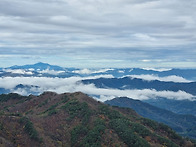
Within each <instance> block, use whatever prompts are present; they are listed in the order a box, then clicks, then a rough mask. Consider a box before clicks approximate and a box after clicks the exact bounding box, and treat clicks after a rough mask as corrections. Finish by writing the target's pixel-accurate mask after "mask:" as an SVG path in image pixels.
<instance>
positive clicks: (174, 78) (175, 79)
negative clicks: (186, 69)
mask: <svg viewBox="0 0 196 147" xmlns="http://www.w3.org/2000/svg"><path fill="white" fill-rule="evenodd" d="M129 77H131V78H138V79H143V80H146V81H153V80H158V81H165V82H176V83H189V82H192V81H190V80H187V79H185V78H183V77H179V76H176V75H171V76H166V77H159V76H157V75H144V74H142V75H130V76H129Z"/></svg>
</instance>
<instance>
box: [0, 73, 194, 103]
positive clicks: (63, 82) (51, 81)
mask: <svg viewBox="0 0 196 147" xmlns="http://www.w3.org/2000/svg"><path fill="white" fill-rule="evenodd" d="M99 77H105V78H112V76H111V75H102V76H95V77H86V78H81V77H70V78H48V77H2V78H0V88H5V89H11V91H12V92H16V93H19V94H22V95H28V94H29V93H28V90H26V89H23V88H18V89H14V88H15V86H17V85H18V84H23V85H33V86H32V87H31V88H30V91H32V92H36V93H42V92H44V91H53V92H57V93H64V92H76V91H81V92H84V93H86V94H89V95H92V96H94V97H95V98H98V99H99V100H100V101H105V100H108V99H112V98H114V97H119V96H127V97H130V98H133V99H139V100H143V99H148V98H156V97H166V98H169V99H178V100H181V99H190V100H191V99H192V98H193V97H194V96H193V95H191V94H189V93H186V92H184V91H178V92H173V91H156V90H154V89H143V90H137V89H135V90H119V89H104V88H97V87H95V86H94V85H93V84H88V85H84V84H82V83H81V82H80V80H82V79H92V78H99ZM35 86H38V87H35Z"/></svg>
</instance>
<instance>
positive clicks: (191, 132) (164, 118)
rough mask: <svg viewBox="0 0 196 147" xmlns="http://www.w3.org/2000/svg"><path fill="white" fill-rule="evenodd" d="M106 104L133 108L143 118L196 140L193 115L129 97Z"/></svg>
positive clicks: (115, 99)
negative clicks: (162, 124) (179, 112)
mask: <svg viewBox="0 0 196 147" xmlns="http://www.w3.org/2000/svg"><path fill="white" fill-rule="evenodd" d="M105 103H106V104H109V105H112V106H118V107H126V108H131V109H133V110H135V111H136V112H137V113H138V114H140V115H141V116H143V117H146V118H149V119H152V120H155V121H158V122H162V123H164V124H166V125H168V126H170V127H171V128H173V129H174V130H175V131H176V132H177V133H179V134H180V135H182V136H188V137H191V138H194V139H196V126H195V124H196V117H195V116H193V115H182V114H176V113H173V112H171V111H168V110H165V109H161V108H158V107H155V106H152V105H150V104H148V103H145V102H142V101H139V100H134V99H131V98H127V97H119V98H114V99H112V100H108V101H105Z"/></svg>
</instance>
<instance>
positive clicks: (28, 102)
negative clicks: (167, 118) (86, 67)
mask: <svg viewBox="0 0 196 147" xmlns="http://www.w3.org/2000/svg"><path fill="white" fill-rule="evenodd" d="M0 110H1V111H0V146H6V147H8V146H9V147H12V146H25V147H32V146H40V147H42V146H43V147H45V146H47V147H50V146H51V147H52V146H53V147H55V146H66V147H69V146H72V147H78V146H81V147H83V146H85V147H92V146H96V147H100V146H119V147H120V146H121V147H128V146H131V147H138V146H141V147H144V146H145V147H149V146H152V147H154V146H156V147H159V146H168V147H178V146H182V147H186V146H187V147H194V146H195V144H194V142H193V141H191V140H189V139H185V138H183V137H180V136H179V135H177V134H176V133H175V132H174V131H173V130H172V129H171V128H169V127H168V126H166V125H164V124H161V123H157V122H155V121H152V120H149V119H146V118H143V117H141V116H139V115H138V114H137V113H136V112H135V111H133V110H132V109H129V108H119V107H110V106H107V105H105V104H103V103H101V102H99V101H96V100H94V99H92V98H90V97H88V96H87V95H86V94H83V93H81V92H76V93H63V94H56V93H53V92H44V93H43V94H41V95H39V96H33V95H30V96H21V95H18V94H14V93H10V94H2V95H0Z"/></svg>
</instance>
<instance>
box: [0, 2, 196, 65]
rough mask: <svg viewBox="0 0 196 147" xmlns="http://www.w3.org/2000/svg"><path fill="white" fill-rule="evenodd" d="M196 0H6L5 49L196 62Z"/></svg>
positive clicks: (1, 44)
mask: <svg viewBox="0 0 196 147" xmlns="http://www.w3.org/2000/svg"><path fill="white" fill-rule="evenodd" d="M195 5H196V2H195V1H194V0H190V1H188V2H187V1H185V0H172V1H170V0H166V1H159V0H148V1H145V0H139V1H136V0H130V1H128V0H113V1H112V0H109V1H104V0H98V1H90V0H84V1H79V0H72V1H67V0H58V1H55V0H47V1H46V0H42V1H38V0H26V1H25V0H21V1H17V0H1V1H0V32H1V33H0V38H1V39H0V51H1V54H3V53H4V54H5V53H6V54H35V55H36V54H37V55H40V56H41V55H43V54H44V55H51V54H54V55H62V54H63V55H64V56H65V57H67V56H70V55H72V56H73V55H75V56H77V57H75V58H79V57H80V58H83V59H85V58H88V57H91V58H96V59H106V58H111V59H119V60H124V61H126V60H128V59H130V58H132V60H134V61H135V62H137V61H141V60H153V59H154V58H155V59H157V58H161V60H162V61H163V58H166V61H168V60H170V59H174V60H175V61H180V60H181V59H183V58H188V59H189V60H191V61H190V62H195V59H194V58H193V56H194V52H195V46H196V45H195V39H196V36H195V33H196V17H195V16H196V13H195ZM187 47H189V48H190V49H191V50H190V49H189V50H188V51H185V50H187V49H186V48H187ZM6 48H8V50H6ZM25 49H26V50H25ZM94 52H95V53H96V55H94V54H93V53H94ZM135 55H137V56H135ZM184 56H185V57H184ZM125 59H126V60H125Z"/></svg>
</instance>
